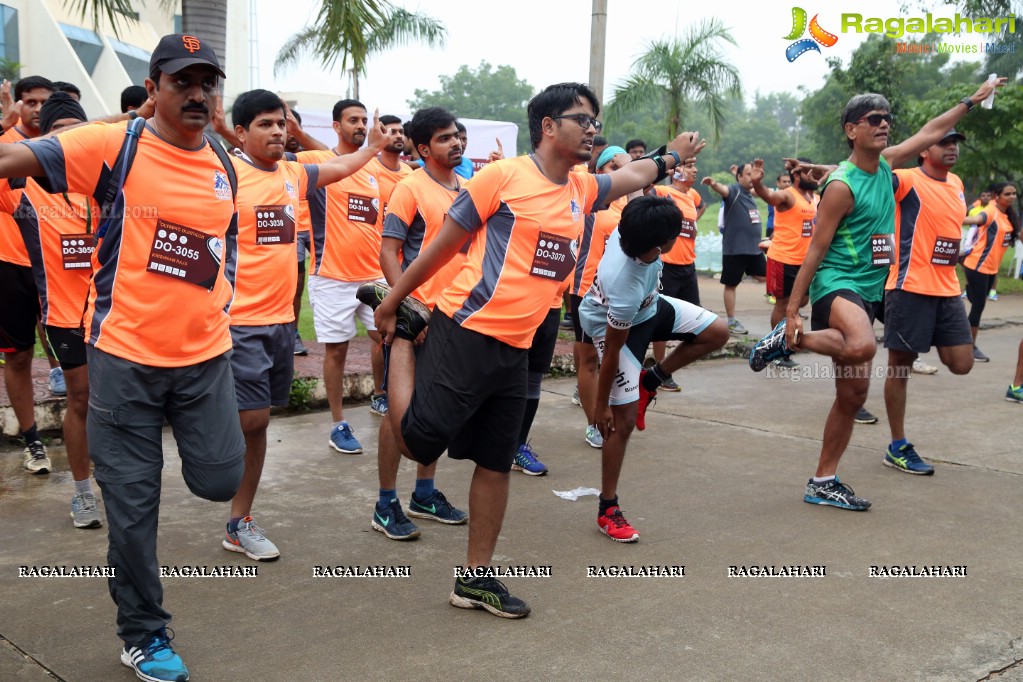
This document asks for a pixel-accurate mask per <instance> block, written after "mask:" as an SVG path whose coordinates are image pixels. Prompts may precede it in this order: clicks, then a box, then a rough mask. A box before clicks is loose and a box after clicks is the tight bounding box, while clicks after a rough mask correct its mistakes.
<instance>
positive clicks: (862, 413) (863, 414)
mask: <svg viewBox="0 0 1023 682" xmlns="http://www.w3.org/2000/svg"><path fill="white" fill-rule="evenodd" d="M855 419H856V423H857V424H876V423H877V417H875V416H874V415H872V414H871V413H870V412H868V411H867V408H865V407H861V408H860V409H859V412H857V413H856V417H855Z"/></svg>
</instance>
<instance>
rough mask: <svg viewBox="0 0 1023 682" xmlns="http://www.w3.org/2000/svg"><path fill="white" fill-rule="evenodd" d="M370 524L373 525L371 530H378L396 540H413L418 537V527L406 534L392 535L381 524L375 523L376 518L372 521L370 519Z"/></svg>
mask: <svg viewBox="0 0 1023 682" xmlns="http://www.w3.org/2000/svg"><path fill="white" fill-rule="evenodd" d="M409 516H411V514H409ZM370 525H372V526H373V530H378V531H380V532H381V533H383V534H384V535H386V536H387V537H389V538H390V539H392V540H398V541H399V542H400V541H403V540H415V539H416V538H418V537H419V529H418V528H417V529H416V530H414V531H413V532H411V533H409V534H408V535H394V534H392V533H391V532H390V531H388V530H387V529H386V528H384V527H383V526H381V525H380V524H379V523H377V520H376V519H373V520H372V521H370Z"/></svg>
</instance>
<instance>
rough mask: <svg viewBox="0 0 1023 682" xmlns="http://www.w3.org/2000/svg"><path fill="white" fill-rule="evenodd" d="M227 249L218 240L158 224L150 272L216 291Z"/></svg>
mask: <svg viewBox="0 0 1023 682" xmlns="http://www.w3.org/2000/svg"><path fill="white" fill-rule="evenodd" d="M223 249H224V243H223V242H222V241H221V240H220V239H218V238H217V237H211V236H210V235H208V234H205V233H203V232H200V231H198V230H193V229H192V228H190V227H185V226H184V225H176V224H174V223H170V222H167V221H166V220H157V221H156V234H154V235H153V247H152V249H150V252H149V266H148V267H147V268H146V271H147V272H153V273H156V274H158V275H164V276H165V277H172V278H174V279H176V280H180V281H183V282H188V283H189V284H194V285H196V286H200V287H202V288H203V289H206V290H208V291H212V290H213V286H214V285H215V284H216V282H217V273H219V272H220V259H221V257H222V253H223Z"/></svg>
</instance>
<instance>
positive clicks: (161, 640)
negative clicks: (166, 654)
mask: <svg viewBox="0 0 1023 682" xmlns="http://www.w3.org/2000/svg"><path fill="white" fill-rule="evenodd" d="M168 631H170V634H169V635H168V634H167V632H168ZM173 640H174V631H173V630H171V629H170V628H164V629H163V630H160V631H158V632H156V633H154V634H153V639H152V640H151V641H150V642H149V643H148V644H146V645H145V646H144V647H143V648H142V651H143V653H145V654H146V656H153V655H154V654H155V653H156V652H157V651H160V650H161V649H170V648H171V642H172V641H173Z"/></svg>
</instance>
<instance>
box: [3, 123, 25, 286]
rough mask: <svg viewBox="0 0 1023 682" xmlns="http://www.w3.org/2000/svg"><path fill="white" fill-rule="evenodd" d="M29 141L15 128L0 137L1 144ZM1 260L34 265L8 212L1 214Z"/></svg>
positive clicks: (22, 264)
mask: <svg viewBox="0 0 1023 682" xmlns="http://www.w3.org/2000/svg"><path fill="white" fill-rule="evenodd" d="M27 139H28V136H27V135H25V133H23V132H21V129H20V128H18V127H17V126H15V127H13V128H9V129H8V130H6V131H4V134H3V135H0V144H13V143H15V142H21V141H22V140H27ZM0 260H2V261H6V262H8V263H14V264H15V265H21V266H24V267H29V266H31V265H32V261H31V259H29V257H28V250H27V249H26V248H25V242H24V240H23V239H22V238H21V232H20V231H19V230H18V226H17V225H16V224H15V222H14V218H12V217H11V215H10V214H9V213H7V212H6V211H5V212H3V213H0Z"/></svg>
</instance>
